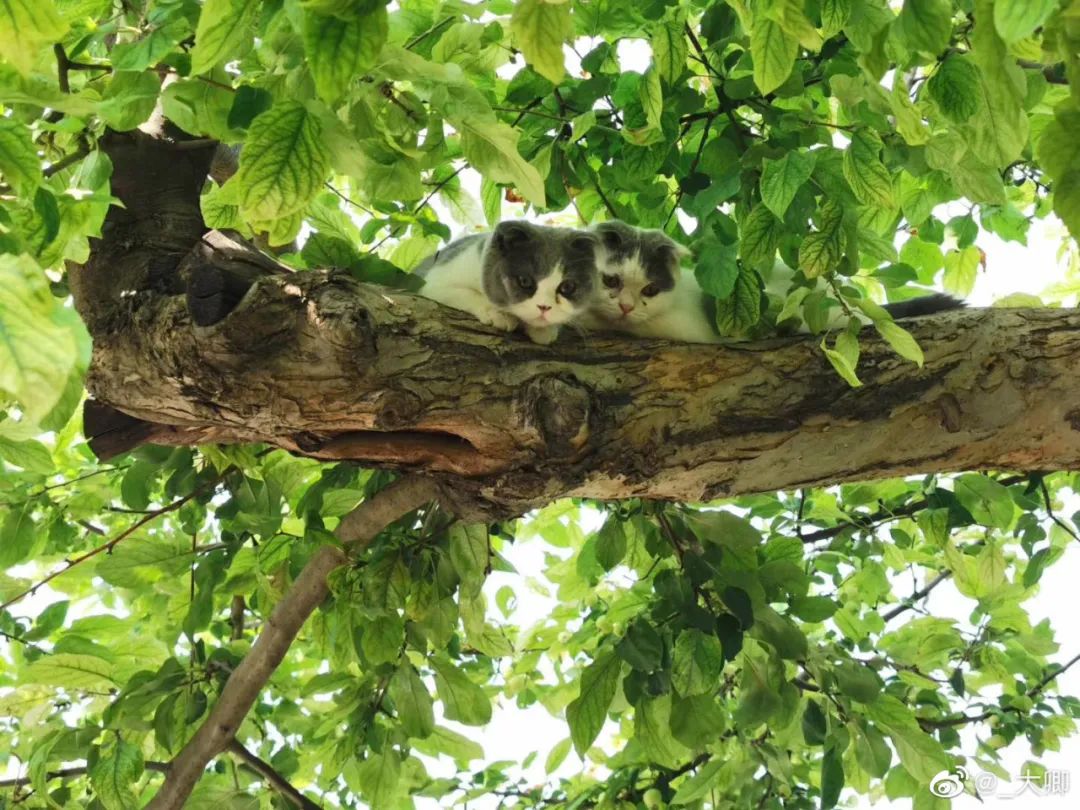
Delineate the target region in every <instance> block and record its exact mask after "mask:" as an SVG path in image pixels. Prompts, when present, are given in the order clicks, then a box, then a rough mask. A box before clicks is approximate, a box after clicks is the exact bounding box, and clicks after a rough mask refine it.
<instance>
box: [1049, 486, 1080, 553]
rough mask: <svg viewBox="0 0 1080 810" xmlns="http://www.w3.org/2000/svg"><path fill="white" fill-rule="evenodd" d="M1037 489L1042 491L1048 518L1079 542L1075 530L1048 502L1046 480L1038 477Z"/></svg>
mask: <svg viewBox="0 0 1080 810" xmlns="http://www.w3.org/2000/svg"><path fill="white" fill-rule="evenodd" d="M1039 489H1040V490H1041V491H1042V496H1043V503H1044V504H1045V505H1046V514H1047V515H1048V516H1049V517H1050V520H1052V521H1054V523H1056V524H1057V525H1058V526H1060V527H1061V529H1062V531H1064V532H1065V534H1067V535H1069V537H1071V538H1072V539H1073V540H1076V541H1077V542H1080V537H1078V536H1077V534H1076V532H1074V531H1073V530H1072V529H1071V528H1069V525H1068V524H1067V523H1066V522H1065V521H1063V520H1062V519H1061V518H1059V517H1058V516H1057V515H1055V514H1054V507H1053V506H1052V505H1051V504H1050V490H1048V489H1047V488H1046V480H1045V479H1043V478H1040V479H1039Z"/></svg>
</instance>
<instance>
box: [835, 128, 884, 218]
mask: <svg viewBox="0 0 1080 810" xmlns="http://www.w3.org/2000/svg"><path fill="white" fill-rule="evenodd" d="M880 153H881V138H880V137H879V136H878V134H877V133H876V132H874V131H873V130H871V129H860V130H859V131H858V132H856V133H855V135H854V136H853V137H852V139H851V144H850V145H849V146H848V148H847V150H846V151H845V152H844V178H845V179H846V180H847V181H848V185H849V186H851V190H852V191H853V192H854V193H855V196H856V197H857V198H858V200H859V202H861V203H865V204H866V205H874V206H879V207H881V208H885V209H892V208H896V199H895V197H894V195H893V187H892V175H891V174H890V173H889V170H888V169H887V168H885V164H884V163H882V162H881V158H880V157H879V155H880Z"/></svg>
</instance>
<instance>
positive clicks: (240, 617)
mask: <svg viewBox="0 0 1080 810" xmlns="http://www.w3.org/2000/svg"><path fill="white" fill-rule="evenodd" d="M246 607H247V606H246V605H245V603H244V597H243V596H241V595H240V594H237V595H236V596H234V597H233V598H232V605H231V606H230V608H229V625H230V626H231V627H232V633H231V634H230V635H229V638H230V639H231V640H232V641H239V640H240V639H242V638H243V637H244V610H245V608H246Z"/></svg>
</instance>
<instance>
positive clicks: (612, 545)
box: [596, 518, 626, 571]
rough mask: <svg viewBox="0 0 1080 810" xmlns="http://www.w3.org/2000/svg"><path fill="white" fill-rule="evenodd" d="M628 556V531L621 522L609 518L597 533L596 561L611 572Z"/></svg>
mask: <svg viewBox="0 0 1080 810" xmlns="http://www.w3.org/2000/svg"><path fill="white" fill-rule="evenodd" d="M625 556H626V530H625V529H624V528H623V524H622V522H621V521H619V520H615V519H613V518H609V519H608V520H607V521H605V522H604V525H603V526H601V527H600V531H598V532H597V533H596V561H597V562H598V563H600V566H601V567H602V568H603V569H604V570H605V571H610V570H611V569H612V568H614V567H615V566H616V565H618V564H619V563H621V562H622V560H623V557H625Z"/></svg>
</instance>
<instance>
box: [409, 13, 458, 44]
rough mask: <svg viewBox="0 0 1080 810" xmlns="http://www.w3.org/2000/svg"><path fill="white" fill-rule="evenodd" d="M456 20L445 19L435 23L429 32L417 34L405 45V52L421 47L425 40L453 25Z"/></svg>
mask: <svg viewBox="0 0 1080 810" xmlns="http://www.w3.org/2000/svg"><path fill="white" fill-rule="evenodd" d="M454 19H455V18H454V17H444V18H443V19H442V20H440V21H439V22H437V23H435V25H433V26H431V28H429V29H428V30H427V31H424V32H423V33H420V34H417V35H416V36H415V37H413V38H412V39H410V40H409V41H408V42H406V43H405V45H404V48H405V50H407V51H411V50H412V49H413V48H415V47H416V46H417V45H419V44H420V43H421V42H423V41H424V40H425V39H427V38H428V37H430V36H431V35H432V34H434V33H435V32H437V31H441V30H442V29H443V28H445V27H446V26H447V25H449V24H450V23H452V22H453V21H454Z"/></svg>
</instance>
